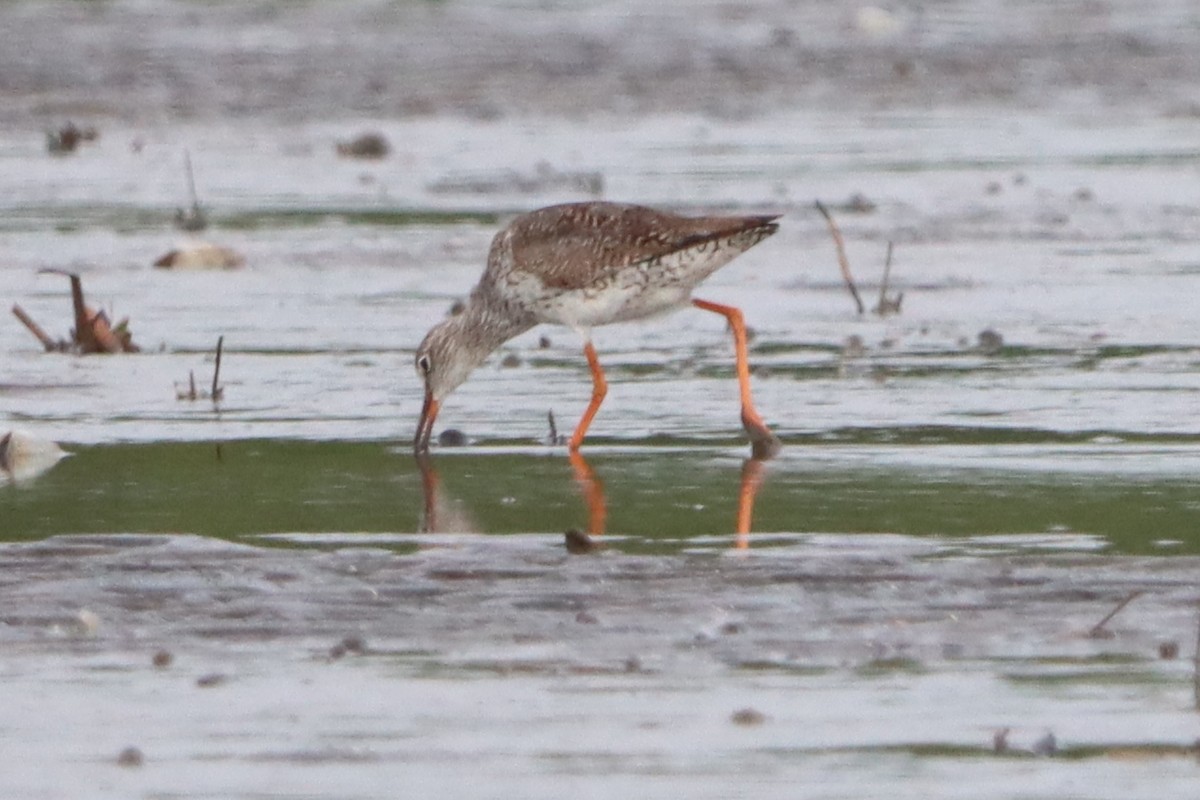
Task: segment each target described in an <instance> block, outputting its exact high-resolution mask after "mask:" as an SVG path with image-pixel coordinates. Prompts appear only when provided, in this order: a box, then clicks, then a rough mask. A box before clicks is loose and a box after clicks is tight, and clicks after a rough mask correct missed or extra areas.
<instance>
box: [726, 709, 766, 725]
mask: <svg viewBox="0 0 1200 800" xmlns="http://www.w3.org/2000/svg"><path fill="white" fill-rule="evenodd" d="M729 721H730V722H732V723H733V724H734V725H743V726H746V727H750V726H752V725H762V724H763V723H764V722H766V721H767V717H766V715H765V714H763V713H762V712H761V711H756V710H755V709H753V708H742V709H738V710H737V711H735V712H733V715H732V716H730V718H729Z"/></svg>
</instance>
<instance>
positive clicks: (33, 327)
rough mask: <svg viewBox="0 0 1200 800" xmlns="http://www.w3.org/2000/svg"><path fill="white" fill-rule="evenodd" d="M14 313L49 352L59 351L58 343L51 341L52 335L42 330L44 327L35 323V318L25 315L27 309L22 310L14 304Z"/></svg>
mask: <svg viewBox="0 0 1200 800" xmlns="http://www.w3.org/2000/svg"><path fill="white" fill-rule="evenodd" d="M12 312H13V314H14V315H15V316H16V318H17V319H19V320H21V322H22V323H23V324H24V325H25V327H26V328H28V329H29V332H30V333H32V334H33V335H34V336H36V337H37V339H38V341H39V342H41V343H42V347H44V348H46V351H47V352H51V351H54V350H57V349H58V342H56V341H54V340H53V339H51V338H50V334H48V333H46V332H45V331H44V330H42V326H40V325H38V324H37V323H36V322H34V321H33V318H32V317H30V316H29V315H28V314H26V313H25V309H23V308H21V307H20V306H19V305H17V304H16V303H13V307H12Z"/></svg>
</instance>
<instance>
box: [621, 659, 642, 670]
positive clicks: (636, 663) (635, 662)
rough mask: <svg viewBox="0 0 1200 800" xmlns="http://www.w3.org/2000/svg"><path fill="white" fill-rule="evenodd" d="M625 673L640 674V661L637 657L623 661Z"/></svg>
mask: <svg viewBox="0 0 1200 800" xmlns="http://www.w3.org/2000/svg"><path fill="white" fill-rule="evenodd" d="M625 671H626V672H641V671H642V660H641V659H640V658H638V657H637V656H630V657H629V658H627V659H625Z"/></svg>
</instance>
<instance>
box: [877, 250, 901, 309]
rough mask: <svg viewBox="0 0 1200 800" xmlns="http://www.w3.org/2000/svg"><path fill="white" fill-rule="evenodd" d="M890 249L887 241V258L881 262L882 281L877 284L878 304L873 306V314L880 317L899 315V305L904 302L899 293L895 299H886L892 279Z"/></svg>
mask: <svg viewBox="0 0 1200 800" xmlns="http://www.w3.org/2000/svg"><path fill="white" fill-rule="evenodd" d="M892 247H893V242H891V241H889V242H888V246H887V256H885V257H884V260H883V281H882V282H881V283H880V284H879V304H878V305H876V306H875V313H876V314H878V315H879V316H881V317H886V316H887V315H888V314H899V313H900V304H901V303H902V302H904V292H900V293H899V294H897V295H896V296H895V297H888V293H887V292H888V283H889V281H890V280H891V277H892Z"/></svg>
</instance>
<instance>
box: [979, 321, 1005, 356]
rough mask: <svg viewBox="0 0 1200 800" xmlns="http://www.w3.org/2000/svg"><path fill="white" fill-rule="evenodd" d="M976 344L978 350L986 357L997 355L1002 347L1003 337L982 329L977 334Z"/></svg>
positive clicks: (989, 329)
mask: <svg viewBox="0 0 1200 800" xmlns="http://www.w3.org/2000/svg"><path fill="white" fill-rule="evenodd" d="M978 342H979V349H980V350H982V351H983V352H985V353H987V354H988V355H994V354H996V353H999V352H1000V348H1002V347H1004V337H1003V336H1001V335H1000V334H999V333H998V332H997V331H994V330H992V329H991V328H984V329H983V330H981V331H980V332H979V337H978Z"/></svg>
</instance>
